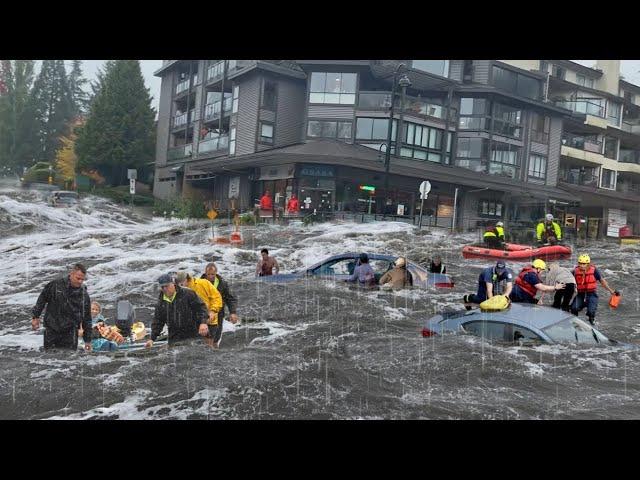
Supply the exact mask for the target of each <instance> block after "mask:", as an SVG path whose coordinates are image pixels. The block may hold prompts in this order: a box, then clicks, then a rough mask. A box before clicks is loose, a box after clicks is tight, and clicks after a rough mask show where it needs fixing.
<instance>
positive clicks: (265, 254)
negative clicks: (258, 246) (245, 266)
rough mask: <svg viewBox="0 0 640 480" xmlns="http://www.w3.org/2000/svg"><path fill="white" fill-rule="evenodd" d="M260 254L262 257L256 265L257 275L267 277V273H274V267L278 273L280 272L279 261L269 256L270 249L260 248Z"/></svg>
mask: <svg viewBox="0 0 640 480" xmlns="http://www.w3.org/2000/svg"><path fill="white" fill-rule="evenodd" d="M260 255H262V258H261V259H260V261H259V262H258V265H256V275H257V276H259V277H266V276H267V275H273V269H274V268H275V269H276V275H277V274H278V273H280V267H279V266H278V261H277V260H276V259H275V258H273V257H270V256H269V250H267V249H266V248H263V249H262V250H260Z"/></svg>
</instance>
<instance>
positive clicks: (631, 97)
mask: <svg viewBox="0 0 640 480" xmlns="http://www.w3.org/2000/svg"><path fill="white" fill-rule="evenodd" d="M624 99H625V100H626V101H627V102H630V103H636V96H635V95H634V94H633V93H631V92H627V91H625V92H624Z"/></svg>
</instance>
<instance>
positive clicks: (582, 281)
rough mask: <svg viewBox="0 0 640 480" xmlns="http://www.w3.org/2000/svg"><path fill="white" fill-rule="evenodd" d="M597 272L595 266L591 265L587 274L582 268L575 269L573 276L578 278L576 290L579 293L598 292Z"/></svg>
mask: <svg viewBox="0 0 640 480" xmlns="http://www.w3.org/2000/svg"><path fill="white" fill-rule="evenodd" d="M595 272H596V267H595V265H589V268H588V269H587V271H586V272H585V271H584V270H582V269H581V268H580V267H576V268H575V270H574V271H573V276H574V277H576V288H577V290H578V293H585V292H587V293H592V292H595V291H596V288H597V287H598V281H597V280H596V275H595Z"/></svg>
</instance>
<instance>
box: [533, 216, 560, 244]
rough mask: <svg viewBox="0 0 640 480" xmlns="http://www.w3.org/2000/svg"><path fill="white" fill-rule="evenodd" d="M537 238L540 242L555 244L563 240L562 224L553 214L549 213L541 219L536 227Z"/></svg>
mask: <svg viewBox="0 0 640 480" xmlns="http://www.w3.org/2000/svg"><path fill="white" fill-rule="evenodd" d="M536 239H537V240H538V243H550V244H551V245H555V244H556V243H558V242H559V241H561V240H562V230H561V229H560V225H558V223H556V222H554V221H553V215H552V214H550V213H547V214H546V215H545V217H544V220H540V223H538V226H537V227H536Z"/></svg>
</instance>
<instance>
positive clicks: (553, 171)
mask: <svg viewBox="0 0 640 480" xmlns="http://www.w3.org/2000/svg"><path fill="white" fill-rule="evenodd" d="M561 145H562V119H561V118H559V117H555V118H554V117H552V118H551V124H550V126H549V154H548V157H547V185H552V186H555V185H557V183H558V166H559V165H560V147H561Z"/></svg>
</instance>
